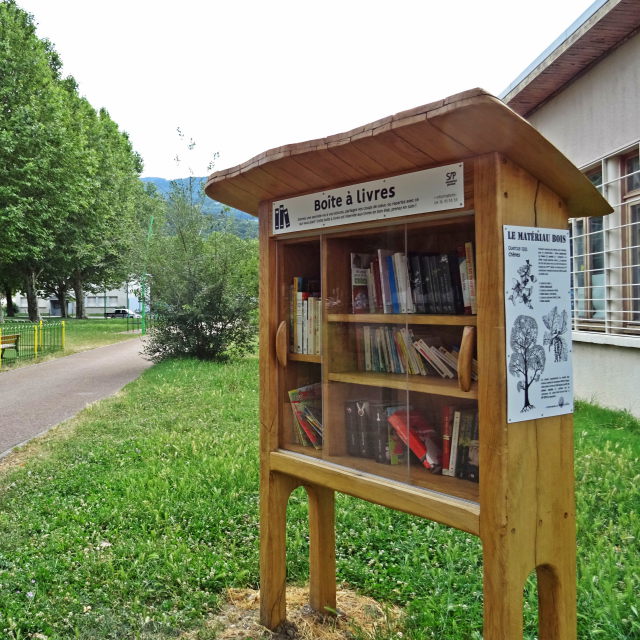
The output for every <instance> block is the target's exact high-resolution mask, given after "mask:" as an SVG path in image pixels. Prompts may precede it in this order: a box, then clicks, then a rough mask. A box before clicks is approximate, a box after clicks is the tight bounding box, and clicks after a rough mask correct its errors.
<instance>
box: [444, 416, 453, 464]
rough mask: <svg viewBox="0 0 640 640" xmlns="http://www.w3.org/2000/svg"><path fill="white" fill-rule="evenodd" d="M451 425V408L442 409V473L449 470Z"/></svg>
mask: <svg viewBox="0 0 640 640" xmlns="http://www.w3.org/2000/svg"><path fill="white" fill-rule="evenodd" d="M452 424H453V407H451V406H449V405H445V406H444V407H442V471H443V473H444V471H445V469H449V458H451V427H452Z"/></svg>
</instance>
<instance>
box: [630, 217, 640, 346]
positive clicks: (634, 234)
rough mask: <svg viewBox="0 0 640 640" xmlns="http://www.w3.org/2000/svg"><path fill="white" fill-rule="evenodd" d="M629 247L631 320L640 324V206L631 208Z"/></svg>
mask: <svg viewBox="0 0 640 640" xmlns="http://www.w3.org/2000/svg"><path fill="white" fill-rule="evenodd" d="M629 218H630V220H629V221H630V223H631V224H630V227H629V236H630V238H629V246H630V247H631V249H630V254H631V256H630V265H631V267H630V271H631V274H630V282H631V287H630V289H631V296H630V297H631V301H630V302H631V304H630V307H631V311H632V313H631V320H632V321H633V322H634V323H638V322H640V205H633V206H631V207H629ZM632 326H633V330H634V332H636V333H640V325H638V324H634V325H632Z"/></svg>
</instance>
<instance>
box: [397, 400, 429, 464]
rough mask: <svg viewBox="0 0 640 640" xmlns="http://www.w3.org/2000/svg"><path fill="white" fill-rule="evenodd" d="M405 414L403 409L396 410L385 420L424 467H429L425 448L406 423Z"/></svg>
mask: <svg viewBox="0 0 640 640" xmlns="http://www.w3.org/2000/svg"><path fill="white" fill-rule="evenodd" d="M406 418H407V414H406V412H404V411H396V412H395V413H393V414H391V415H390V416H389V417H388V418H387V420H388V422H389V424H390V425H391V426H392V427H393V428H394V429H395V431H396V433H397V434H398V436H399V437H400V439H401V440H402V441H403V442H404V443H405V444H406V445H407V446H408V447H409V449H411V451H412V452H413V453H414V454H415V456H416V457H417V458H418V460H419V461H420V464H421V465H422V466H423V467H425V469H431V463H430V462H429V460H428V457H427V448H426V447H425V446H424V444H423V443H422V442H421V440H420V439H419V438H418V437H417V436H416V434H415V433H414V431H413V430H412V429H411V428H410V427H409V425H408V424H407V420H406Z"/></svg>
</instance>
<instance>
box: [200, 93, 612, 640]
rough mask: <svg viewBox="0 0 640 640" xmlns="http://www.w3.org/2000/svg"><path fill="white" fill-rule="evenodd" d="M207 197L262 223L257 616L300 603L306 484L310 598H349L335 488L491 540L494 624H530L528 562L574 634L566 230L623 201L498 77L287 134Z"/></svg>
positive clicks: (214, 180) (557, 636)
mask: <svg viewBox="0 0 640 640" xmlns="http://www.w3.org/2000/svg"><path fill="white" fill-rule="evenodd" d="M206 192H207V194H208V195H209V196H210V197H212V198H214V199H215V200H218V201H220V202H223V203H226V204H228V205H231V206H233V207H236V208H238V209H241V210H243V211H247V212H250V213H252V214H254V215H257V216H258V219H259V226H260V261H261V267H260V314H261V318H260V384H261V391H260V464H261V476H260V479H261V480H260V481H261V487H260V519H261V534H260V539H261V550H260V562H261V604H260V606H261V621H262V623H263V624H264V625H265V626H267V627H269V628H276V627H277V626H278V625H279V624H280V623H282V622H283V621H284V620H285V617H286V602H285V600H286V598H285V584H286V540H285V527H286V509H287V502H288V499H289V496H290V494H291V492H292V491H293V490H294V489H295V488H297V487H299V486H304V487H305V489H306V492H307V494H308V498H309V537H310V604H311V606H312V607H313V608H315V609H317V610H319V611H323V610H326V608H329V609H334V608H335V606H336V602H335V597H336V596H335V594H336V577H335V512H334V495H335V492H336V491H339V492H344V493H346V494H350V495H352V496H355V497H357V498H361V499H363V500H368V501H371V502H375V503H377V504H380V505H383V506H386V507H389V508H391V509H397V510H401V511H405V512H408V513H411V514H414V515H417V516H420V517H424V518H428V519H431V520H435V521H437V522H440V523H443V524H445V525H449V526H452V527H455V528H457V529H461V530H463V531H466V532H469V533H471V534H475V535H477V536H479V537H480V538H481V541H482V553H483V571H484V631H483V637H484V638H485V640H498V639H501V640H505V639H508V640H517V638H521V637H522V610H523V588H524V584H525V581H526V579H527V577H528V576H529V574H530V573H531V572H533V571H535V572H536V574H537V580H538V599H539V637H540V638H541V639H546V640H551V639H553V640H565V639H571V638H575V635H576V612H575V606H576V605H575V598H576V591H575V590H576V580H575V571H576V570H575V513H574V509H575V507H574V492H573V432H572V430H573V420H572V415H571V411H572V388H571V374H570V351H571V336H570V328H569V326H568V324H567V318H566V309H564V308H563V305H565V306H566V305H567V304H569V302H568V300H569V288H570V286H569V284H570V283H569V278H570V276H569V272H568V267H567V265H568V262H569V260H568V251H569V250H568V241H567V236H568V233H567V231H566V229H567V220H568V218H569V217H572V216H580V217H583V216H587V215H603V214H605V213H608V212H609V211H610V208H609V206H608V204H607V203H606V202H605V201H604V200H603V199H602V197H601V196H600V194H599V193H598V192H597V191H596V190H595V189H594V188H593V186H592V185H591V184H590V182H589V181H588V180H587V179H586V178H585V177H584V176H583V175H582V174H581V173H580V171H579V170H578V169H577V168H575V167H574V166H573V165H572V164H571V163H570V162H569V161H568V160H567V159H566V158H565V157H564V156H563V155H562V154H561V153H560V152H559V151H558V150H557V149H555V148H554V147H553V146H552V145H551V144H550V143H549V142H548V141H547V140H545V139H544V138H543V137H542V136H541V135H540V134H539V133H538V132H537V131H536V130H535V129H533V128H532V127H531V126H530V125H529V124H528V123H527V122H526V121H525V120H523V119H522V118H520V117H519V116H517V115H516V114H515V113H514V112H512V111H511V110H510V109H509V108H508V107H506V106H505V105H503V104H502V103H501V102H500V101H499V100H497V99H496V98H494V97H493V96H490V95H488V94H486V93H485V92H483V91H482V90H472V91H468V92H466V93H463V94H458V95H455V96H452V97H450V98H447V99H445V100H441V101H438V102H436V103H433V104H429V105H426V106H423V107H419V108H416V109H412V110H410V111H407V112H403V113H399V114H396V115H394V116H391V117H388V118H385V119H382V120H380V121H377V122H375V123H372V124H370V125H365V126H363V127H360V128H358V129H355V130H353V131H350V132H347V133H344V134H338V135H335V136H331V137H328V138H324V139H321V140H313V141H310V142H305V143H299V144H293V145H288V146H285V147H281V148H277V149H273V150H271V151H268V152H266V153H264V154H262V155H260V156H257V157H255V158H253V159H252V160H249V161H248V162H247V163H245V164H243V165H240V166H238V167H235V168H233V169H229V170H225V171H220V172H218V173H215V174H213V175H212V176H211V177H210V178H209V180H208V182H207V185H206ZM554 242H555V243H557V245H558V246H557V247H556V246H555V245H554V244H553V243H554ZM545 278H546V279H545ZM538 303H540V304H538ZM543 303H544V304H543ZM545 305H546V306H545ZM538 306H541V307H544V308H541V309H536V307H538ZM536 313H540V314H541V315H540V316H539V317H538V318H537V319H536V315H535V314H536ZM563 314H564V315H563ZM563 322H564V324H563ZM567 367H568V368H567ZM397 535H398V536H399V537H400V538H401V537H402V535H403V532H402V531H398V532H397ZM427 561H428V559H425V562H427Z"/></svg>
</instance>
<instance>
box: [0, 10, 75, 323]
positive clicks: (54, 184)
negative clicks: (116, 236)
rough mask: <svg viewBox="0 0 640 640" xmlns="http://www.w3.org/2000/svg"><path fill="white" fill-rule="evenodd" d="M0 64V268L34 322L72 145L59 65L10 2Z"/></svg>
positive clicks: (2, 16)
mask: <svg viewBox="0 0 640 640" xmlns="http://www.w3.org/2000/svg"><path fill="white" fill-rule="evenodd" d="M0 60H1V61H2V64H0V211H2V217H3V225H2V227H1V228H0V267H1V268H2V269H3V270H4V269H6V268H7V267H8V265H11V266H12V268H14V269H17V270H18V271H19V273H20V276H21V278H22V281H23V286H24V289H25V292H26V294H27V299H28V304H29V316H30V318H31V319H32V320H37V319H38V308H37V298H36V295H37V280H38V277H39V275H40V273H41V270H42V265H43V264H44V263H45V261H46V257H47V254H48V252H50V251H51V250H52V249H53V247H54V240H53V238H54V232H55V229H56V228H58V226H59V225H60V224H61V222H62V221H63V220H64V219H65V217H66V216H67V214H68V212H69V210H70V209H72V208H73V202H72V199H71V198H70V197H69V196H70V194H69V191H68V190H67V189H65V184H66V182H67V180H68V179H69V176H70V174H71V171H72V167H71V166H70V165H69V163H68V162H67V160H68V154H69V152H70V151H72V149H73V146H72V141H70V140H69V139H68V138H67V137H66V126H67V125H68V114H67V113H66V112H65V109H64V95H63V92H62V90H61V88H60V86H59V82H58V80H59V70H60V60H59V58H58V57H57V55H56V54H55V52H54V51H53V49H52V47H51V46H50V44H49V43H48V42H46V41H42V40H39V39H38V38H37V36H36V34H35V27H34V24H33V20H32V18H31V16H30V15H29V14H27V13H25V12H24V11H22V10H21V9H19V8H18V7H17V5H16V4H15V2H14V1H13V0H8V1H6V2H3V3H0Z"/></svg>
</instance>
